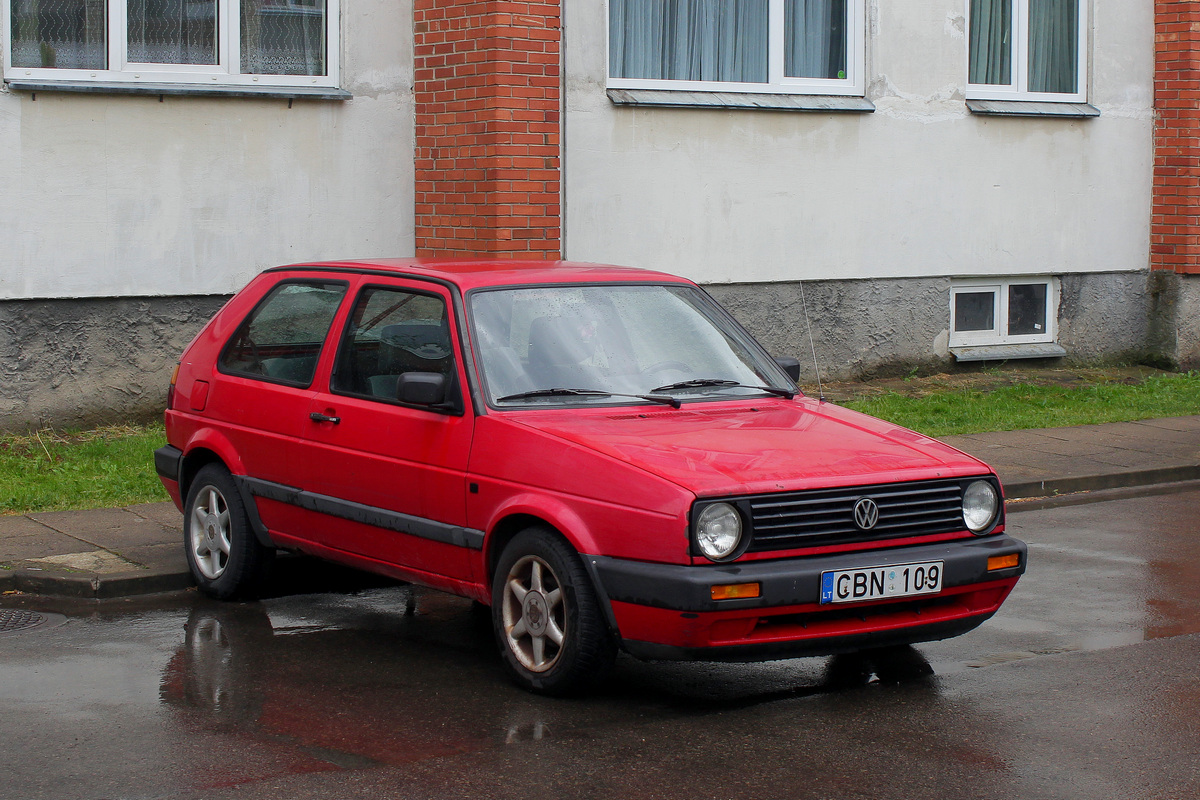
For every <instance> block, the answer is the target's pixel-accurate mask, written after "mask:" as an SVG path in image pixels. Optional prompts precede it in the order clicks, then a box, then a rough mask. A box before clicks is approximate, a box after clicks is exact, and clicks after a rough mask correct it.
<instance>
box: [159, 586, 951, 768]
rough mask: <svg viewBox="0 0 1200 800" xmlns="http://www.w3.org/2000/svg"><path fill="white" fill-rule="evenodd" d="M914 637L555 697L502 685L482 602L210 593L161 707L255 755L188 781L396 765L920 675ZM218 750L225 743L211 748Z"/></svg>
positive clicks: (378, 592) (632, 676)
mask: <svg viewBox="0 0 1200 800" xmlns="http://www.w3.org/2000/svg"><path fill="white" fill-rule="evenodd" d="M929 674H930V670H929V666H928V663H927V662H925V661H924V659H923V658H922V657H921V656H920V654H919V653H918V652H917V651H916V650H914V649H912V648H909V647H905V648H897V649H894V650H892V651H887V652H880V653H876V654H875V655H873V656H861V655H853V656H841V657H835V658H832V659H793V660H789V661H784V662H772V663H768V664H750V665H746V664H704V663H691V664H680V663H647V662H639V661H636V660H634V659H631V658H622V659H621V660H620V662H619V664H618V668H617V671H616V675H615V676H614V679H613V680H612V681H611V683H610V685H609V686H608V687H607V688H606V690H605V691H603V692H601V693H598V694H596V695H594V696H590V697H585V698H578V699H571V700H556V699H550V698H544V697H539V696H536V695H532V694H530V693H528V692H525V691H523V690H521V689H518V688H517V687H515V686H513V685H510V684H509V683H508V682H507V681H505V680H504V678H503V674H502V670H501V667H500V663H499V660H498V655H497V653H496V649H495V644H494V642H493V639H492V634H491V631H490V627H489V625H488V615H487V610H486V609H483V608H481V607H478V606H473V605H472V604H471V603H470V602H469V601H467V600H464V599H461V598H457V597H452V596H450V595H445V594H442V593H439V592H435V591H431V590H424V589H421V588H419V587H411V586H401V587H397V588H386V589H370V590H367V591H361V592H356V593H353V594H348V595H347V594H337V593H333V594H322V595H296V596H291V597H277V598H274V599H271V600H267V601H265V602H263V603H247V604H226V603H209V602H206V601H202V602H201V603H199V604H197V605H196V606H195V607H194V608H193V609H192V610H191V612H190V614H189V616H188V620H187V623H186V626H185V630H184V634H183V641H182V643H181V644H180V646H179V648H178V649H177V650H176V652H175V653H174V655H173V656H172V657H171V658H170V660H169V662H168V664H167V666H166V667H165V669H164V671H163V675H162V679H161V698H162V701H163V702H164V703H165V704H166V705H168V706H169V707H171V708H172V709H174V710H175V712H176V713H177V714H178V716H179V717H181V719H182V721H183V722H184V724H185V726H186V727H188V728H189V729H190V730H192V731H193V732H195V733H206V734H214V735H218V736H223V737H229V736H232V737H235V738H236V739H237V740H238V746H239V747H245V746H250V749H251V750H254V749H257V750H258V751H259V752H258V754H257V755H255V756H254V757H251V758H247V759H241V760H240V763H239V765H238V766H237V768H236V771H235V772H230V771H229V767H228V766H226V767H224V768H222V769H221V770H220V771H219V774H217V775H214V774H212V773H211V772H210V771H209V770H207V769H204V768H203V767H202V765H200V764H197V767H198V774H197V775H196V776H194V778H195V782H196V785H195V786H194V787H193V788H195V789H203V788H206V787H213V786H218V785H219V786H226V785H233V784H236V783H240V782H244V781H249V780H261V779H264V778H266V777H270V776H271V775H276V774H285V773H292V774H294V773H300V772H315V771H327V770H337V769H359V768H364V767H370V766H373V765H381V764H383V765H400V764H406V763H412V762H417V761H422V760H425V759H430V758H436V757H439V756H446V755H452V754H461V753H468V752H474V751H478V750H483V749H487V748H493V747H500V746H505V745H512V744H517V743H520V742H541V741H544V740H548V739H551V738H554V737H561V736H564V735H570V734H572V733H577V732H582V731H586V730H588V729H596V728H597V727H606V726H609V725H614V724H623V723H627V722H629V721H631V720H634V719H637V718H639V717H643V716H644V715H645V713H646V712H647V711H648V710H650V711H653V713H654V714H655V715H657V716H659V717H673V716H693V715H696V714H704V713H718V712H721V711H726V710H729V709H731V708H738V707H749V706H753V705H757V704H760V703H765V702H771V701H775V700H781V699H788V698H794V697H803V696H806V695H811V694H820V693H824V692H829V691H832V690H837V689H844V688H847V687H853V686H860V685H863V684H865V683H867V682H868V681H870V680H872V675H877V676H878V679H879V681H880V682H885V683H886V682H900V681H921V680H925V679H927V678H928V677H929ZM217 749H224V748H217Z"/></svg>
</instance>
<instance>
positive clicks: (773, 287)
mask: <svg viewBox="0 0 1200 800" xmlns="http://www.w3.org/2000/svg"><path fill="white" fill-rule="evenodd" d="M1147 280H1148V273H1146V272H1136V273H1123V272H1116V273H1089V274H1081V275H1064V276H1061V278H1060V281H1061V283H1060V286H1061V293H1060V303H1059V308H1058V323H1059V336H1058V341H1059V343H1060V344H1061V345H1063V347H1064V348H1065V349H1066V350H1067V356H1066V358H1065V359H1064V361H1066V362H1069V363H1073V362H1078V363H1093V362H1104V361H1140V360H1145V359H1147V358H1151V357H1152V356H1153V346H1152V342H1151V338H1150V325H1149V315H1150V292H1149V290H1148V288H1147ZM951 284H952V280H951V279H950V278H896V279H874V280H847V281H837V280H835V281H805V282H804V283H803V284H801V283H800V282H795V281H793V282H786V283H774V284H762V283H759V284H710V285H707V286H705V289H706V290H707V291H708V292H709V293H710V294H711V295H712V296H713V297H715V298H716V299H717V301H718V302H720V303H721V304H722V305H723V306H725V307H726V308H727V309H728V310H729V311H730V313H732V314H733V315H734V316H735V317H736V318H737V319H738V321H739V322H741V323H742V324H743V325H745V326H746V327H747V328H748V329H749V330H750V331H751V333H753V334H754V335H755V337H757V338H758V340H759V341H761V342H762V343H763V345H765V346H766V348H767V349H768V350H769V351H770V352H771V353H772V355H776V356H794V357H796V358H799V359H800V363H801V369H802V373H801V374H802V381H804V382H813V381H814V370H813V366H812V365H813V358H812V351H813V349H815V350H816V360H817V362H818V363H819V365H820V368H821V375H822V377H823V378H833V379H849V378H860V377H867V376H871V375H876V374H887V373H892V374H894V373H898V372H902V371H907V370H909V369H912V368H913V367H917V368H923V369H953V368H954V366H955V361H954V357H953V356H952V355H951V353H950V349H949V347H948V343H949V337H950V332H949V324H950V287H951ZM1194 284H1195V286H1194V288H1195V289H1196V291H1195V293H1194V295H1192V296H1191V300H1190V302H1193V303H1195V304H1196V306H1193V308H1196V307H1200V281H1196V282H1194ZM805 301H807V303H806V302H805ZM806 305H807V319H808V324H807V325H806V322H805V318H806V312H805V306H806ZM809 325H811V329H812V344H811V346H810V343H809V338H808V327H809ZM1197 328H1200V325H1193V329H1194V333H1193V335H1196V334H1200V330H1195V329H1197ZM1194 341H1195V340H1194V339H1193V342H1194Z"/></svg>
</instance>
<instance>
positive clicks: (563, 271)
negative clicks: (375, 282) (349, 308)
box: [267, 258, 691, 291]
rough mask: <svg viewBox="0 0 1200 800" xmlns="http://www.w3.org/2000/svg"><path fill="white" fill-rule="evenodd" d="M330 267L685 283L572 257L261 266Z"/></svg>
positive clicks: (483, 280)
mask: <svg viewBox="0 0 1200 800" xmlns="http://www.w3.org/2000/svg"><path fill="white" fill-rule="evenodd" d="M314 269H315V270H332V271H351V272H374V273H392V274H395V275H397V276H403V275H414V276H418V277H423V278H434V279H438V280H442V281H445V282H448V283H452V284H454V285H456V286H458V287H459V288H460V289H463V290H464V291H465V290H470V289H476V288H481V287H487V286H514V285H528V284H542V283H546V284H549V283H593V282H594V283H622V282H624V283H629V282H633V283H685V284H686V283H691V281H688V280H687V279H686V278H681V277H679V276H677V275H671V274H668V273H666V272H656V271H654V270H646V269H639V268H637V267H618V266H613V265H611V264H588V263H582V262H577V261H529V260H520V259H502V258H496V259H453V258H380V259H361V260H360V259H354V260H349V261H317V262H306V263H300V264H289V265H287V266H282V267H274V268H272V269H270V270H267V272H276V271H292V270H314Z"/></svg>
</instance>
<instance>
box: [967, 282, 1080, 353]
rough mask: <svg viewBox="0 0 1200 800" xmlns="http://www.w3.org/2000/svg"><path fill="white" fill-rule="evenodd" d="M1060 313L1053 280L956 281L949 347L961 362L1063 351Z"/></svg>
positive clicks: (1055, 284) (1055, 283)
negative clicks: (959, 350) (1057, 341)
mask: <svg viewBox="0 0 1200 800" xmlns="http://www.w3.org/2000/svg"><path fill="white" fill-rule="evenodd" d="M1057 317H1058V281H1057V280H1056V279H1054V278H1050V277H1037V278H1029V277H1022V278H1006V279H985V280H969V281H956V282H955V284H954V285H953V287H951V289H950V349H951V351H953V352H954V353H955V355H956V356H957V357H958V358H959V359H960V360H979V359H981V358H984V357H988V358H1022V357H1025V358H1036V357H1052V356H1057V355H1064V354H1065V352H1066V351H1064V350H1063V349H1062V348H1061V347H1059V346H1058V345H1056V344H1055V343H1054V341H1055V338H1056V337H1057V335H1058V325H1057V322H1058V319H1057ZM1045 345H1050V346H1049V347H1047V346H1045ZM998 346H999V347H998ZM979 348H986V351H981V350H980V349H979ZM958 349H965V350H967V351H968V352H965V353H959V352H958ZM993 352H994V354H991V353H993Z"/></svg>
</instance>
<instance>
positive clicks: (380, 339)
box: [330, 286, 455, 400]
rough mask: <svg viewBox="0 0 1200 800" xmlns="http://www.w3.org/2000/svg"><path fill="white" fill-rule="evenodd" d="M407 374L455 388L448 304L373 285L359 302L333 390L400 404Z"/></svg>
mask: <svg viewBox="0 0 1200 800" xmlns="http://www.w3.org/2000/svg"><path fill="white" fill-rule="evenodd" d="M406 372H436V373H439V374H441V375H444V376H445V377H446V385H447V386H450V385H452V384H453V382H454V376H455V370H454V347H453V344H452V343H451V341H450V325H449V322H448V320H447V316H446V303H445V301H443V300H442V298H440V297H437V296H435V295H429V294H421V293H419V292H410V291H405V290H402V289H389V288H386V287H381V286H368V287H366V288H365V289H363V291H362V294H360V295H359V297H358V301H357V302H356V303H355V304H354V311H353V312H352V313H351V315H350V320H349V322H348V323H347V326H346V333H345V335H344V336H343V337H342V344H341V349H340V350H339V352H338V359H337V368H336V369H335V370H334V375H333V380H332V381H331V384H330V388H331V389H332V390H333V391H335V392H338V393H341V394H354V395H363V396H366V397H374V398H379V399H381V400H395V399H396V395H397V389H398V386H399V383H400V376H401V375H403V374H404V373H406Z"/></svg>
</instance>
